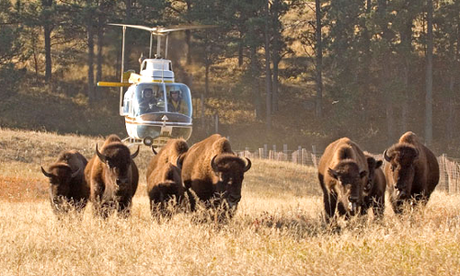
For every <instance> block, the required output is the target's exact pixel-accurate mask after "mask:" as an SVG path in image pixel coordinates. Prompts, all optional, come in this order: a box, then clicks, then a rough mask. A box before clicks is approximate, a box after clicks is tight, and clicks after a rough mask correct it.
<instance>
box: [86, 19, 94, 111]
mask: <svg viewBox="0 0 460 276" xmlns="http://www.w3.org/2000/svg"><path fill="white" fill-rule="evenodd" d="M86 31H87V35H88V99H89V102H90V104H93V103H94V102H95V100H96V97H95V95H94V33H93V26H92V20H90V22H88V26H87V30H86Z"/></svg>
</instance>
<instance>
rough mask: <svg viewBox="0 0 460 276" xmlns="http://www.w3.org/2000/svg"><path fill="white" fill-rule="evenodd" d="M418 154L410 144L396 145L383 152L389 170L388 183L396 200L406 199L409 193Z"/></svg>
mask: <svg viewBox="0 0 460 276" xmlns="http://www.w3.org/2000/svg"><path fill="white" fill-rule="evenodd" d="M418 155H419V152H418V150H417V149H416V148H415V147H413V146H411V145H398V146H396V147H393V148H390V149H389V150H385V151H384V152H383V157H384V158H385V160H386V161H387V162H388V164H387V166H389V169H390V170H391V172H390V173H389V175H388V181H389V185H390V186H391V187H392V188H393V191H394V193H396V198H397V199H398V200H404V199H407V198H409V197H410V195H411V189H412V182H413V181H414V175H415V168H414V162H415V161H416V160H417V159H418Z"/></svg>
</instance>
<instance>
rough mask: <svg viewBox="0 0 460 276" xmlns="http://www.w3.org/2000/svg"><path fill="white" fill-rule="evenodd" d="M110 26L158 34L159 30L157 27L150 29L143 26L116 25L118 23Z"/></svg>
mask: <svg viewBox="0 0 460 276" xmlns="http://www.w3.org/2000/svg"><path fill="white" fill-rule="evenodd" d="M108 25H112V26H120V27H129V28H134V29H140V30H145V31H149V32H156V31H157V30H158V28H157V27H153V28H150V27H147V26H142V25H129V24H116V23H108Z"/></svg>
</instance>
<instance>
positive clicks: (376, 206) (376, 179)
mask: <svg viewBox="0 0 460 276" xmlns="http://www.w3.org/2000/svg"><path fill="white" fill-rule="evenodd" d="M364 155H365V156H366V159H367V165H368V169H369V175H368V181H367V185H366V186H365V187H364V200H363V206H362V209H361V213H362V214H364V213H366V212H367V210H368V209H369V208H372V209H373V211H374V216H375V217H376V218H382V217H383V212H384V211H385V190H386V185H387V183H386V179H385V175H384V174H383V170H382V168H381V166H382V164H383V161H382V160H375V158H374V157H372V156H371V155H369V154H368V153H366V152H364Z"/></svg>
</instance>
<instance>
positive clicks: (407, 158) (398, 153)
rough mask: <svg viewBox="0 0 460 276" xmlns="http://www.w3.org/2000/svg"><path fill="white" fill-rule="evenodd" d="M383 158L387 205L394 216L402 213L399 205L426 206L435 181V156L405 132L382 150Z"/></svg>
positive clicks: (437, 171)
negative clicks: (389, 204) (384, 162)
mask: <svg viewBox="0 0 460 276" xmlns="http://www.w3.org/2000/svg"><path fill="white" fill-rule="evenodd" d="M383 156H384V158H385V160H386V161H387V163H386V164H385V174H386V176H387V179H388V191H389V194H390V202H391V205H392V207H393V210H394V211H395V213H397V214H399V213H401V212H402V211H403V208H402V207H403V204H404V203H405V202H406V203H410V204H411V205H414V206H415V205H417V204H418V203H422V204H426V203H427V202H428V200H429V198H430V195H431V193H432V192H433V190H434V189H435V188H436V185H438V182H439V164H438V160H437V159H436V156H435V155H434V154H433V152H431V150H429V149H428V148H427V147H425V146H424V145H423V144H422V143H421V142H420V141H419V139H418V138H417V136H416V135H415V134H414V133H413V132H411V131H408V132H406V133H405V134H403V135H402V136H401V138H399V141H398V143H396V144H394V145H392V146H391V147H390V148H388V149H386V150H385V151H384V153H383Z"/></svg>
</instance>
